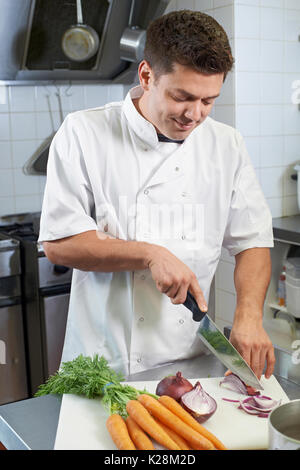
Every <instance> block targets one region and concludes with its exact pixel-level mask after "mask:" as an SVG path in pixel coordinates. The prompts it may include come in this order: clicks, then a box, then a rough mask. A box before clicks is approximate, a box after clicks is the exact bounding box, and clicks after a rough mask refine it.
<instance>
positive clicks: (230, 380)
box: [220, 373, 260, 396]
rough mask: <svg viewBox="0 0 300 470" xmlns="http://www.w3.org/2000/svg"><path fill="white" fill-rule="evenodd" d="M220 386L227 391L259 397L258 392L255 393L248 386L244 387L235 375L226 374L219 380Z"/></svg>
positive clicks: (243, 383)
mask: <svg viewBox="0 0 300 470" xmlns="http://www.w3.org/2000/svg"><path fill="white" fill-rule="evenodd" d="M220 385H223V386H224V387H225V388H227V389H228V390H232V391H233V392H237V393H242V394H243V395H251V396H252V395H253V396H254V395H259V394H260V392H259V391H256V390H255V389H254V388H253V387H250V385H246V384H245V382H243V381H242V380H241V379H240V378H239V377H238V376H237V375H236V374H233V373H231V374H228V375H226V377H224V379H223V380H221V382H220Z"/></svg>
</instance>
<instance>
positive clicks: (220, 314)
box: [216, 289, 236, 324]
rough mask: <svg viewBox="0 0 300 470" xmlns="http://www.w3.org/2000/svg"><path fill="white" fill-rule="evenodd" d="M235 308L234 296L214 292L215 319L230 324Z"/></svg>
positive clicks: (218, 291)
mask: <svg viewBox="0 0 300 470" xmlns="http://www.w3.org/2000/svg"><path fill="white" fill-rule="evenodd" d="M235 307H236V295H235V294H231V293H229V292H225V291H222V290H220V289H217V291H216V317H217V318H219V319H220V320H222V321H223V322H225V323H226V324H228V323H229V324H232V322H233V319H234V313H235Z"/></svg>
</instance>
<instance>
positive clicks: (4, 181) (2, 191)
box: [0, 169, 14, 197]
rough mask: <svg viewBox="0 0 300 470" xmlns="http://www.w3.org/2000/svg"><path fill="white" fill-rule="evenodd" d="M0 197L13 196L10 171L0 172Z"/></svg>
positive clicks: (11, 172) (12, 182)
mask: <svg viewBox="0 0 300 470" xmlns="http://www.w3.org/2000/svg"><path fill="white" fill-rule="evenodd" d="M0 182H1V184H0V197H8V196H13V194H14V180H13V170H12V169H1V170H0Z"/></svg>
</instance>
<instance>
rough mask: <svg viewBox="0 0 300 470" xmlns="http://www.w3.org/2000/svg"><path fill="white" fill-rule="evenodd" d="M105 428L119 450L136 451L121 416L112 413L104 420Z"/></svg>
mask: <svg viewBox="0 0 300 470" xmlns="http://www.w3.org/2000/svg"><path fill="white" fill-rule="evenodd" d="M106 427H107V430H108V432H109V434H110V435H111V438H112V440H113V441H114V443H115V444H116V446H117V448H118V449H119V450H136V448H135V446H134V443H133V442H132V440H131V439H130V436H129V433H128V430H127V426H126V423H125V421H124V419H123V418H122V416H120V415H118V414H116V413H114V414H112V415H110V416H109V417H108V418H107V420H106Z"/></svg>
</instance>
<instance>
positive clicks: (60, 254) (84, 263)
mask: <svg viewBox="0 0 300 470" xmlns="http://www.w3.org/2000/svg"><path fill="white" fill-rule="evenodd" d="M43 246H44V250H45V253H46V256H47V257H48V258H49V260H50V261H51V262H53V263H55V264H61V265H64V266H70V267H72V268H76V269H80V270H82V271H102V272H113V271H134V270H142V269H147V268H148V263H149V259H150V258H149V253H150V247H151V246H152V245H150V244H149V243H146V242H136V241H125V240H120V239H114V238H109V237H107V236H106V234H104V233H101V232H96V231H95V230H91V231H88V232H84V233H81V234H78V235H74V236H72V237H67V238H62V239H59V240H54V241H51V242H44V243H43Z"/></svg>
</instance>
